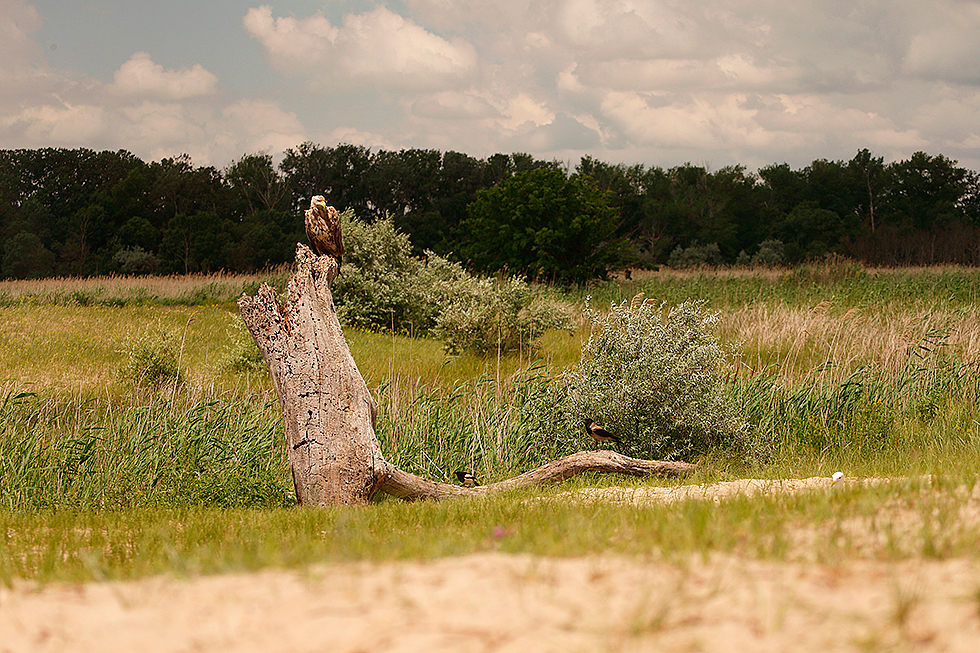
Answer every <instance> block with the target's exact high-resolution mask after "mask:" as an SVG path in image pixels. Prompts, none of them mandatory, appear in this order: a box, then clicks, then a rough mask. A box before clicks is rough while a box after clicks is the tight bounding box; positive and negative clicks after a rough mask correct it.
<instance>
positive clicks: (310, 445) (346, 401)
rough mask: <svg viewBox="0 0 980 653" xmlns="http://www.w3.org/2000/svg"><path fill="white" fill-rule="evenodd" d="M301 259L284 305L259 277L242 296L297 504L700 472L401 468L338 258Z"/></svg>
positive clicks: (581, 462)
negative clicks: (362, 360) (368, 373)
mask: <svg viewBox="0 0 980 653" xmlns="http://www.w3.org/2000/svg"><path fill="white" fill-rule="evenodd" d="M296 262H297V271H296V272H295V274H293V276H292V278H290V280H289V293H288V299H287V301H286V304H285V305H283V304H281V303H280V302H279V300H278V299H277V297H276V293H275V291H274V290H273V289H272V288H271V287H270V286H269V285H267V284H263V286H262V287H261V288H260V289H259V292H258V294H257V295H256V296H255V297H248V296H245V295H243V296H242V297H241V298H240V299H239V300H238V307H239V309H240V310H241V313H242V318H243V319H244V320H245V324H246V326H247V327H248V330H249V331H250V332H251V334H252V337H253V338H254V339H255V343H256V344H257V345H258V347H259V350H260V351H261V352H262V356H263V357H264V358H265V361H266V363H267V364H268V366H269V371H270V373H271V374H272V381H273V384H274V385H275V388H276V393H277V394H278V396H279V403H280V404H281V406H282V413H283V418H284V419H285V426H286V447H287V453H288V456H289V466H290V469H291V470H292V475H293V483H294V485H295V487H296V499H297V501H299V503H300V504H304V505H318V506H325V505H337V504H360V503H366V502H367V501H369V500H370V498H371V496H372V495H373V494H374V493H375V492H377V491H378V490H381V491H384V492H387V493H388V494H391V495H393V496H396V497H399V498H402V499H440V498H445V497H451V496H467V495H469V496H473V495H477V494H483V493H486V492H493V491H496V490H510V489H514V488H519V487H527V486H530V485H538V484H544V483H552V482H556V481H560V480H564V479H566V478H569V477H571V476H574V475H576V474H580V473H582V472H586V471H598V472H616V473H621V474H631V475H635V476H643V475H650V474H658V475H662V476H677V475H680V474H685V473H689V472H691V471H693V470H695V469H696V467H695V466H694V465H691V464H688V463H683V462H665V461H653V460H637V459H635V458H629V457H627V456H623V455H621V454H618V453H616V452H613V451H583V452H580V453H577V454H573V455H571V456H567V457H565V458H561V459H559V460H555V461H553V462H550V463H548V464H547V465H543V466H542V467H539V468H537V469H534V470H532V471H529V472H527V473H525V474H521V475H520V476H517V477H515V478H512V479H509V480H506V481H502V482H500V483H492V484H489V485H482V486H477V487H462V486H459V485H448V484H445V483H436V482H433V481H429V480H426V479H424V478H421V477H418V476H415V475H414V474H410V473H408V472H405V471H402V470H400V469H398V468H397V467H395V466H394V465H391V464H390V463H388V462H387V461H386V460H385V459H384V457H383V456H382V454H381V447H380V446H379V445H378V439H377V437H376V435H375V425H376V419H375V418H376V415H377V408H376V406H375V403H374V399H373V398H372V397H371V393H370V391H369V390H368V387H367V384H366V383H365V382H364V379H363V378H362V377H361V374H360V372H359V371H358V369H357V365H356V364H355V363H354V359H353V357H351V354H350V349H348V347H347V341H346V340H345V339H344V334H343V332H342V331H341V328H340V323H339V322H338V320H337V312H336V310H335V309H334V304H333V296H332V295H331V293H330V283H332V282H333V280H334V279H335V278H336V276H337V270H338V268H337V262H336V261H335V260H334V259H333V258H331V257H330V256H317V255H316V254H314V253H313V252H311V251H310V249H309V248H308V247H306V246H305V245H299V246H298V247H297V250H296Z"/></svg>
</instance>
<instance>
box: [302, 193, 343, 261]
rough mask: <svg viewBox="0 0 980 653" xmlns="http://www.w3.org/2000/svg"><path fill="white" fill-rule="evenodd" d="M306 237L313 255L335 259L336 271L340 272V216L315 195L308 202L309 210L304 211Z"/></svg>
mask: <svg viewBox="0 0 980 653" xmlns="http://www.w3.org/2000/svg"><path fill="white" fill-rule="evenodd" d="M306 237H307V238H309V239H310V246H311V247H312V249H313V251H314V252H315V253H317V254H319V255H320V256H332V257H334V258H335V259H337V269H338V270H340V264H341V263H342V261H343V258H344V240H343V238H342V237H341V234H340V214H339V213H337V209H335V208H333V207H332V206H327V201H326V200H325V199H323V195H316V196H314V197H313V199H311V200H310V208H309V209H308V210H307V211H306Z"/></svg>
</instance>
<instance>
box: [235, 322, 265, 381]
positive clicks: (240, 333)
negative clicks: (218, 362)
mask: <svg viewBox="0 0 980 653" xmlns="http://www.w3.org/2000/svg"><path fill="white" fill-rule="evenodd" d="M228 340H229V345H228V348H227V359H226V360H227V362H226V364H225V366H226V367H227V368H228V369H230V370H231V371H233V372H265V371H267V369H268V368H267V367H266V364H265V359H264V358H263V357H262V352H261V351H259V348H258V346H257V345H256V344H255V340H254V339H253V338H252V334H251V333H249V331H248V327H246V326H245V322H244V321H243V320H242V317H241V315H236V316H235V317H234V318H233V319H232V322H231V326H230V327H229V329H228Z"/></svg>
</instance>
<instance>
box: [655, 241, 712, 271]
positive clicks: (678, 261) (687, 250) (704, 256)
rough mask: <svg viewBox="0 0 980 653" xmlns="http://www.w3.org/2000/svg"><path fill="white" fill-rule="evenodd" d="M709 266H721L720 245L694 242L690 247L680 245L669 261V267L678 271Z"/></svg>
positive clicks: (671, 254)
mask: <svg viewBox="0 0 980 653" xmlns="http://www.w3.org/2000/svg"><path fill="white" fill-rule="evenodd" d="M708 265H721V248H720V247H718V243H707V244H704V245H701V244H699V243H698V242H697V241H694V243H693V244H692V245H691V246H690V247H681V246H680V245H678V246H677V247H676V248H674V251H672V252H671V253H670V258H668V259H667V267H671V268H675V269H678V270H679V269H683V268H697V267H704V266H708Z"/></svg>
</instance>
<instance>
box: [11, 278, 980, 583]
mask: <svg viewBox="0 0 980 653" xmlns="http://www.w3.org/2000/svg"><path fill="white" fill-rule="evenodd" d="M284 278H285V274H284V272H282V271H279V272H276V273H273V274H269V275H264V277H239V276H221V275H219V276H211V277H197V278H195V277H187V278H183V277H174V278H165V279H164V278H161V279H153V278H150V279H142V278H141V279H127V278H118V279H97V280H71V279H62V280H51V281H44V282H0V325H2V326H0V425H2V434H0V533H5V536H4V537H0V578H3V579H11V578H14V577H27V578H37V579H41V580H46V579H82V578H115V577H132V576H138V575H144V574H150V573H159V572H167V571H169V572H173V573H178V574H189V573H199V572H216V571H224V570H230V569H253V568H257V567H262V566H267V565H284V566H291V565H301V564H308V563H311V562H316V561H324V560H349V559H360V558H368V559H384V558H389V557H391V558H403V557H432V556H442V555H454V554H459V553H465V552H470V551H478V550H495V549H500V550H504V551H530V552H536V553H541V554H548V555H579V554H584V553H588V552H591V551H598V550H613V551H620V552H623V553H627V554H630V555H639V556H670V555H682V554H684V553H685V552H690V551H701V552H705V553H707V552H710V551H716V550H720V551H732V552H736V553H744V554H747V555H760V556H776V557H803V558H806V557H807V556H814V557H815V558H816V559H820V560H823V559H831V560H832V559H834V557H835V556H849V555H870V556H874V557H908V556H912V557H915V556H938V557H944V556H953V555H962V554H975V551H977V550H980V548H978V547H977V546H976V544H977V542H976V540H977V536H976V534H975V533H976V532H977V528H976V523H975V520H973V521H971V520H970V519H967V518H963V519H960V518H958V516H961V515H968V514H972V512H971V511H972V510H974V508H975V506H974V505H973V502H974V498H973V488H974V485H975V482H976V481H975V470H976V469H977V467H978V463H980V413H978V410H977V399H978V395H980V380H978V377H980V375H978V374H977V369H976V365H977V361H978V360H980V358H978V354H980V328H978V327H980V325H978V324H977V320H978V317H977V315H978V307H980V271H977V270H970V269H958V268H936V269H916V270H864V269H862V268H859V267H857V266H855V265H853V264H851V263H848V262H846V261H831V262H829V263H824V264H821V265H814V266H809V267H804V268H800V269H797V270H791V271H786V270H757V271H752V270H722V271H701V272H666V271H665V272H646V273H640V272H637V273H634V275H633V279H632V280H629V281H626V280H619V281H613V282H609V283H605V284H600V285H596V286H593V287H589V288H584V289H576V290H574V291H570V292H569V293H567V299H568V300H569V301H571V302H572V303H573V304H574V305H575V306H577V307H579V309H581V308H584V306H585V304H586V301H589V302H590V303H591V305H592V306H594V307H597V308H602V307H605V306H608V305H609V304H610V303H611V302H619V301H624V300H629V299H630V298H631V297H633V296H634V295H635V294H636V293H638V292H643V293H645V296H646V297H647V298H650V299H653V300H655V301H663V302H666V303H667V304H669V305H673V304H677V303H679V302H681V301H684V300H686V299H689V298H705V299H707V300H708V302H709V307H710V308H711V309H712V310H714V311H718V312H719V313H720V318H721V319H720V324H719V334H720V337H721V338H722V340H723V341H725V342H726V343H729V344H731V345H733V346H734V347H735V348H736V350H737V351H738V352H740V355H739V356H738V357H736V359H735V360H734V361H733V362H732V365H731V369H730V370H729V373H728V380H727V390H728V392H729V393H730V395H731V397H732V400H733V401H734V402H735V403H736V404H737V405H738V406H739V409H740V411H741V412H742V413H743V414H744V415H745V417H746V419H747V420H748V421H749V422H750V423H751V425H752V429H753V433H754V438H755V441H756V442H757V443H758V444H759V451H760V452H761V454H760V455H757V456H754V457H752V458H751V459H733V458H731V457H726V456H719V457H717V458H710V459H706V460H703V461H702V462H705V463H707V464H709V465H711V466H712V467H714V468H715V469H718V470H719V472H718V474H716V475H707V476H705V477H703V478H698V479H694V480H695V481H708V480H714V479H715V478H720V477H726V478H727V477H744V476H753V477H764V478H765V477H768V478H780V477H797V478H798V477H806V476H813V475H824V476H826V475H829V474H830V473H832V472H833V471H835V470H837V469H841V470H843V471H844V472H845V473H846V474H847V475H848V476H852V477H857V476H901V477H910V478H912V479H913V480H910V481H908V482H902V483H897V484H893V485H888V486H882V487H876V488H851V489H848V490H846V491H842V492H836V493H835V494H832V495H829V494H828V495H824V494H820V495H816V496H811V495H806V496H804V497H783V498H779V497H770V498H763V499H752V500H734V501H730V502H727V503H725V504H722V505H721V506H716V505H715V504H713V503H710V502H709V503H705V502H697V501H689V502H684V503H682V504H680V505H674V506H648V507H623V506H614V505H608V504H605V503H599V502H595V503H589V504H579V503H568V502H562V501H540V500H538V499H536V498H535V497H537V496H539V495H544V496H550V495H553V494H554V493H556V492H559V491H562V490H565V489H567V488H568V487H580V486H584V485H609V484H614V483H615V484H624V483H625V484H632V483H636V481H634V480H631V479H622V478H598V477H593V476H587V477H584V478H582V479H578V480H575V481H573V482H571V483H570V484H563V485H562V486H561V487H559V488H553V489H548V490H542V491H540V492H536V493H533V494H531V493H522V494H518V495H514V496H505V497H496V498H491V499H480V500H476V501H451V502H445V503H439V504H432V503H424V504H402V503H399V502H396V501H392V500H385V499H380V500H379V502H378V503H377V504H376V505H374V506H372V507H370V508H368V509H331V510H297V509H295V508H291V507H290V506H291V504H292V496H291V488H290V483H289V479H288V473H287V471H286V469H285V465H284V460H283V451H282V450H283V445H282V442H281V437H282V435H281V423H280V417H279V413H278V406H277V403H276V401H275V396H274V393H273V392H272V391H271V383H270V381H269V379H268V376H267V374H266V373H265V371H264V370H263V369H262V368H261V366H256V365H255V364H254V363H255V356H254V351H253V347H254V346H252V345H251V344H250V341H249V340H248V336H247V334H245V333H243V332H242V329H241V326H240V319H239V318H238V317H237V312H236V310H235V305H234V300H235V299H236V298H237V297H238V296H239V295H240V294H241V293H242V292H243V291H246V292H252V291H254V289H255V288H256V287H257V285H258V282H259V281H261V280H262V279H267V280H270V281H273V282H275V283H276V284H278V285H279V287H282V283H283V280H284ZM587 298H588V299H587ZM578 324H579V325H580V328H579V330H578V332H576V333H575V334H573V335H569V334H567V333H558V332H556V333H550V334H547V335H546V336H545V338H543V340H542V343H541V348H540V349H539V350H537V351H535V352H533V353H529V352H525V351H522V352H518V353H516V354H512V355H507V356H502V357H497V356H491V357H488V358H480V357H477V356H473V355H464V356H459V357H448V356H446V355H445V354H444V353H443V350H442V345H441V343H440V342H438V341H436V340H432V339H422V338H409V337H405V336H401V335H392V334H390V333H384V332H367V331H356V330H350V329H348V330H347V331H346V336H347V338H348V341H349V344H350V347H351V350H352V353H353V355H354V358H355V360H356V362H357V364H358V366H359V368H360V370H361V372H362V374H363V375H364V377H365V379H366V380H367V382H368V384H369V386H370V387H371V389H372V391H373V392H375V394H376V397H377V399H378V403H379V406H380V408H381V415H380V419H379V432H378V437H379V441H380V442H381V444H382V449H383V450H384V452H385V455H386V457H388V458H389V459H390V460H391V461H392V462H394V463H396V464H398V465H399V466H401V467H404V468H406V469H408V470H410V471H413V472H416V473H419V474H422V475H424V476H427V477H429V478H433V479H436V480H449V478H450V477H451V475H452V472H453V471H454V470H455V469H458V468H460V467H466V468H467V469H472V470H474V471H475V472H476V473H477V475H478V477H479V478H481V480H482V479H486V480H494V479H499V478H504V477H507V476H510V475H513V474H515V473H518V472H520V471H524V470H526V469H528V468H530V467H532V466H534V465H536V464H540V463H541V462H544V461H545V460H548V459H550V458H552V457H553V456H555V455H560V454H562V453H567V452H568V451H570V450H574V449H576V448H586V447H589V446H591V445H590V442H587V441H586V440H585V439H584V437H580V438H579V439H577V440H567V441H562V442H561V443H559V444H560V446H559V444H555V443H554V442H553V441H552V440H549V439H547V438H543V437H542V434H541V433H538V432H535V431H534V430H531V429H530V428H529V427H528V423H527V421H526V419H525V418H524V416H523V413H522V407H523V406H525V405H526V404H527V401H528V398H529V397H531V396H534V395H535V394H536V393H540V392H541V391H542V388H545V387H546V386H547V384H548V383H549V382H550V379H553V378H555V377H556V376H558V375H560V374H561V372H562V370H563V369H567V368H570V367H572V366H574V365H576V364H577V362H578V359H579V355H580V351H581V347H582V343H583V341H584V340H585V339H587V337H588V333H587V325H586V322H585V320H584V318H581V317H579V318H578ZM156 353H163V355H164V356H163V357H164V358H167V359H168V360H170V362H171V363H172V364H174V367H175V369H178V370H179V376H176V377H167V376H164V377H162V379H161V380H160V381H159V382H157V383H152V384H150V383H145V382H144V383H140V382H138V377H137V376H135V375H134V370H136V371H138V370H141V369H144V370H145V368H146V366H147V365H148V363H147V361H148V360H150V358H151V357H152V355H155V354H156ZM545 442H548V443H549V444H548V445H547V446H545V444H543V443H545ZM924 474H930V475H934V477H935V478H937V479H938V480H937V481H935V482H934V483H933V484H932V485H930V486H929V487H928V491H926V490H924V488H923V485H922V482H921V481H917V480H914V479H916V478H920V477H921V475H924ZM644 483H654V484H656V483H662V481H657V480H650V481H644ZM882 506H888V507H889V510H890V512H888V513H887V514H888V515H892V517H893V518H892V517H887V516H883V515H884V513H882V511H881V509H882ZM854 523H867V524H870V525H869V526H868V527H867V528H866V529H864V531H862V533H863V534H862V535H860V536H859V535H856V534H855V535H850V534H849V533H850V531H849V530H848V528H850V527H849V526H847V525H848V524H854ZM788 525H792V528H791V529H789V528H787V526H788ZM869 532H870V535H868V533H869ZM800 533H805V534H807V535H806V536H805V537H804V539H805V541H806V542H807V543H808V545H807V546H806V547H801V545H800V543H799V540H800V537H802V536H801V535H800ZM869 542H870V544H869Z"/></svg>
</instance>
